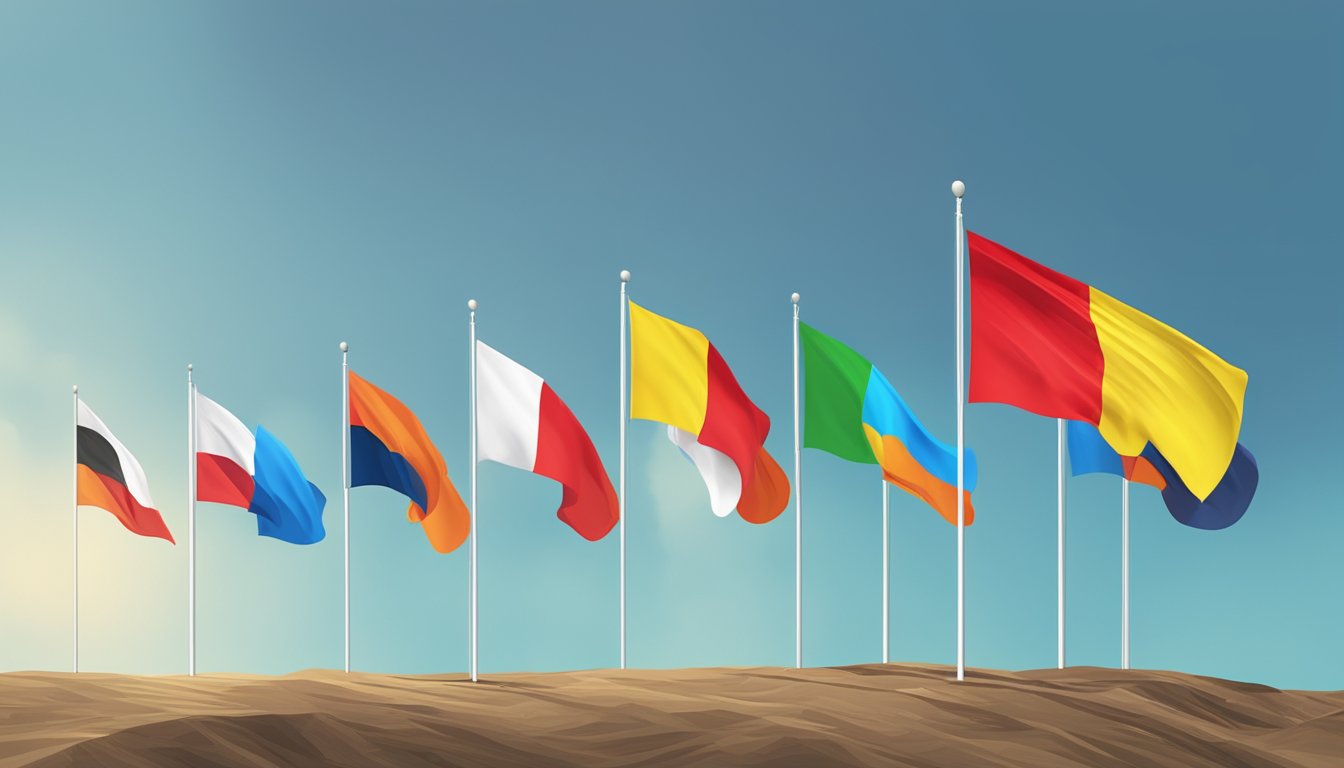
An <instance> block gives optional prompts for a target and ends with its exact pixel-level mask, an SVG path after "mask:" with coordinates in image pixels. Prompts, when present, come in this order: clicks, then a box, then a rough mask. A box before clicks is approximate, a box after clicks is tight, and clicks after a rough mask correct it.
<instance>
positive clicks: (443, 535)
mask: <svg viewBox="0 0 1344 768" xmlns="http://www.w3.org/2000/svg"><path fill="white" fill-rule="evenodd" d="M349 375H350V379H349V389H350V486H351V487H358V486H364V485H381V486H383V487H385V488H391V489H392V490H394V491H396V492H398V493H400V494H402V495H403V496H406V497H407V498H409V499H410V500H411V503H410V506H409V507H408V508H407V510H406V518H407V519H408V520H410V521H411V522H413V523H420V526H421V527H422V528H424V531H425V536H426V537H427V538H428V539H429V543H430V544H431V545H432V546H433V547H434V549H435V550H436V551H438V552H440V553H445V554H446V553H448V552H452V551H453V550H455V549H457V548H458V547H459V546H461V545H462V542H464V541H466V539H467V534H468V533H469V532H470V530H471V515H470V513H469V512H468V511H467V505H466V504H464V503H463V502H462V497H461V496H460V495H458V493H457V488H455V487H453V483H452V481H451V480H450V479H449V478H448V466H447V464H445V463H444V461H443V456H442V455H440V453H439V449H438V448H436V447H434V443H433V441H431V440H430V439H429V435H428V434H426V433H425V428H424V427H423V426H421V425H420V420H419V419H418V418H416V416H415V414H414V413H412V412H411V409H409V408H407V407H406V406H405V405H404V404H403V403H402V402H401V401H400V400H398V399H396V398H395V397H393V396H392V395H390V394H388V393H387V392H384V391H383V390H381V389H379V388H378V387H375V386H374V385H373V384H370V383H369V382H368V381H366V380H364V379H362V378H360V377H359V376H358V375H356V374H355V372H354V371H350V374H349Z"/></svg>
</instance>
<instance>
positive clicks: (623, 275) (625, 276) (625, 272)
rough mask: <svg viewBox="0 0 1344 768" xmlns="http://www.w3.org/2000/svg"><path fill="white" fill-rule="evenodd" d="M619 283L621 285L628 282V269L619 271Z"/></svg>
mask: <svg viewBox="0 0 1344 768" xmlns="http://www.w3.org/2000/svg"><path fill="white" fill-rule="evenodd" d="M621 282H622V283H628V282H630V270H628V269H622V270H621Z"/></svg>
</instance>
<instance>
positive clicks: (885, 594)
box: [881, 477, 891, 664]
mask: <svg viewBox="0 0 1344 768" xmlns="http://www.w3.org/2000/svg"><path fill="white" fill-rule="evenodd" d="M881 480H882V663H883V664H886V663H888V662H889V661H891V593H890V591H889V590H890V589H891V496H890V495H889V493H888V488H887V478H885V477H883V478H881Z"/></svg>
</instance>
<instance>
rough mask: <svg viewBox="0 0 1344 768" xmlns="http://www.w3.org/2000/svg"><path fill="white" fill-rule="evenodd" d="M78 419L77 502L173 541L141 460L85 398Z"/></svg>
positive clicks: (136, 530)
mask: <svg viewBox="0 0 1344 768" xmlns="http://www.w3.org/2000/svg"><path fill="white" fill-rule="evenodd" d="M77 401H78V406H77V414H78V415H77V416H76V419H75V462H76V467H75V476H76V479H75V503H76V504H77V505H81V506H90V507H99V508H101V509H105V510H107V511H108V512H111V513H112V514H113V515H115V516H116V518H117V519H118V520H120V521H121V524H122V525H124V526H126V530H128V531H130V532H131V533H136V534H139V535H141V536H153V537H157V538H160V539H167V540H168V541H170V542H173V543H174V544H176V543H177V542H175V541H173V534H171V533H169V531H168V526H167V525H165V524H164V522H163V516H162V515H160V514H159V511H158V510H157V509H155V508H154V500H153V499H152V498H150V496H149V482H148V481H147V480H146V479H145V471H144V470H143V469H141V468H140V462H138V461H136V460H135V457H134V456H132V455H131V452H130V451H128V450H126V446H124V445H122V444H121V441H120V440H118V439H117V438H116V436H115V435H113V434H112V431H111V430H110V429H108V428H107V425H106V424H104V423H103V420H102V419H100V418H98V417H97V416H96V415H95V414H94V412H93V411H92V410H91V409H90V408H89V406H87V405H85V404H84V401H83V400H78V399H77Z"/></svg>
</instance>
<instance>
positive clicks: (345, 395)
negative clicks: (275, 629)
mask: <svg viewBox="0 0 1344 768" xmlns="http://www.w3.org/2000/svg"><path fill="white" fill-rule="evenodd" d="M349 352H350V345H349V344H346V343H345V342H344V341H342V342H341V503H342V505H343V507H344V509H345V542H344V543H345V671H346V672H349V671H350V363H349V359H348V355H349Z"/></svg>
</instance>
